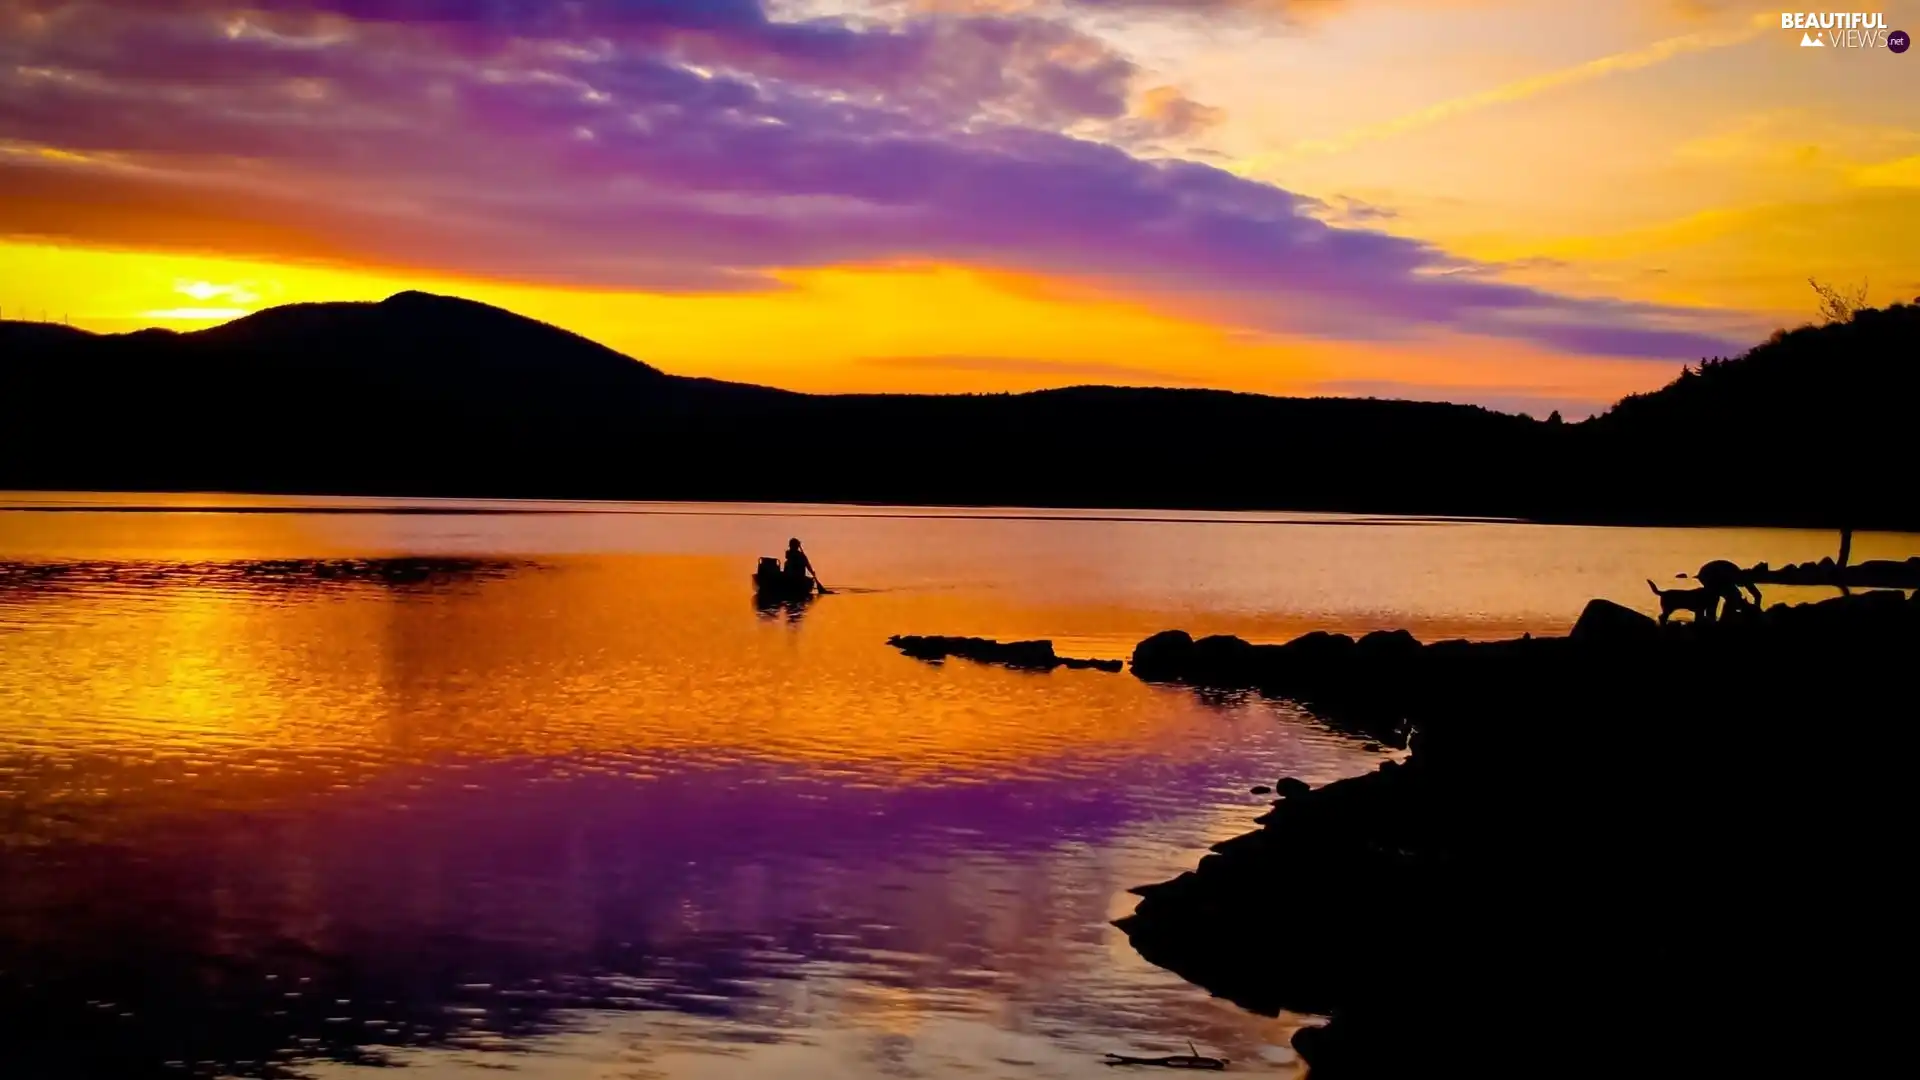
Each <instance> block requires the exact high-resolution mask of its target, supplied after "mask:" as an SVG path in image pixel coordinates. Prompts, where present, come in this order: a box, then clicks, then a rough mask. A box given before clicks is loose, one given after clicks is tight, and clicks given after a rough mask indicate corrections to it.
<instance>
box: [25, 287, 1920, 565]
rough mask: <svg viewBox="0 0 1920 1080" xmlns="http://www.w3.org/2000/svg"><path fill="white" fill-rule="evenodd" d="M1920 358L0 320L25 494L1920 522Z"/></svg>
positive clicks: (1908, 315) (1873, 334) (494, 319)
mask: <svg viewBox="0 0 1920 1080" xmlns="http://www.w3.org/2000/svg"><path fill="white" fill-rule="evenodd" d="M1916 344H1920V308H1909V307H1898V306H1897V307H1895V308H1892V309H1889V310H1887V311H1884V312H1869V313H1864V314H1862V315H1861V316H1860V317H1859V318H1857V319H1856V320H1855V321H1854V322H1853V323H1851V324H1848V325H1845V326H1834V327H1826V328H1822V329H1818V330H1802V331H1796V332H1794V333H1792V334H1787V335H1784V336H1781V337H1779V338H1777V339H1776V340H1775V341H1773V342H1770V343H1768V344H1767V345H1764V346H1761V347H1760V348H1758V349H1756V350H1754V351H1753V352H1752V353H1750V354H1749V355H1747V356H1746V357H1743V358H1740V359H1737V360H1728V361H1722V362H1711V363H1708V364H1706V365H1703V367H1702V368H1701V370H1700V371H1699V372H1698V373H1696V374H1689V375H1687V376H1685V377H1683V378H1681V379H1680V380H1679V381H1677V382H1676V383H1674V384H1673V385H1672V386H1669V387H1667V388H1666V389H1664V390H1661V391H1659V392H1657V393H1654V394H1649V395H1643V396H1639V397H1634V398H1629V399H1627V400H1626V401H1624V402H1622V403H1620V405H1619V406H1617V407H1616V408H1615V409H1614V410H1612V411H1611V412H1609V413H1608V414H1607V415H1605V416H1603V417H1600V418H1597V419H1595V420H1592V421H1588V422H1586V423H1580V424H1564V425H1563V424H1548V423H1542V422H1537V421H1534V420H1531V419H1529V418H1526V417H1521V416H1509V415H1505V414H1500V413H1495V412H1490V411H1488V410H1486V409H1482V408H1478V407H1475V406H1465V405H1450V404H1440V403H1425V402H1405V401H1378V400H1362V399H1345V398H1314V399H1300V398H1274V397H1263V396H1258V395H1252V394H1234V393H1226V392H1220V391H1207V390H1160V389H1123V388H1114V387H1080V388H1074V389H1067V390H1052V391H1043V392H1039V393H1031V394H1000V395H953V396H910V395H832V396H823V395H809V394H797V393H790V392H786V391H781V390H773V389H769V388H765V387H758V386H749V385H745V384H739V383H726V382H718V381H714V380H707V379H690V378H683V377H679V376H674V375H669V374H666V373H663V372H661V371H659V370H657V369H655V368H652V367H649V366H647V365H645V364H643V363H640V362H639V361H636V360H633V359H631V358H629V357H626V356H623V355H621V354H619V353H616V352H614V351H612V350H610V349H607V348H604V347H602V346H600V345H597V344H595V343H593V342H591V341H588V340H586V339H585V338H582V337H579V336H577V335H574V334H570V333H567V332H566V331H563V330H560V329H558V328H556V327H552V326H548V325H545V324H543V323H539V322H535V321H533V320H530V319H525V318H522V317H520V316H517V315H513V314H511V313H509V312H505V311H501V310H499V309H497V308H492V307H488V306H486V305H483V304H476V303H472V302H469V301H464V300H455V299H449V298H445V297H436V296H428V295H425V294H421V293H402V294H400V295H398V296H395V297H392V298H391V299H388V300H386V301H383V302H381V303H378V304H311V305H297V306H292V307H284V308H276V309H273V310H270V311H263V312H260V313H259V314H256V315H253V316H249V317H247V318H244V319H241V320H239V321H237V322H234V323H230V324H227V325H225V326H220V327H216V328H214V329H210V330H203V331H198V332H195V333H185V334H175V333H169V332H166V331H152V330H150V331H141V332H138V333H134V334H124V335H93V334H87V333H84V332H82V331H76V330H70V329H67V328H64V327H50V326H45V325H42V324H26V323H0V488H9V487H10V488H80V489H130V490H236V491H262V492H336V493H362V494H407V495H493V496H528V497H569V498H629V499H767V500H809V501H814V500H817V501H852V502H906V503H943V504H976V505H978V504H1006V505H1048V506H1137V507H1169V508H1199V507H1221V508H1227V507H1232V508H1290V509H1318V510H1354V511H1369V512H1403V513H1431V514H1472V515H1511V516H1523V517H1539V518H1546V519H1554V520H1579V521H1673V522H1709V521H1712V522H1755V523H1760V522H1769V523H1773V522H1799V523H1806V524H1817V525H1831V524H1836V523H1837V522H1838V519H1839V518H1842V517H1844V518H1846V519H1848V520H1852V521H1854V523H1855V524H1857V525H1859V526H1860V527H1868V526H1870V525H1905V526H1909V527H1913V526H1920V512H1916V508H1915V507H1914V506H1913V505H1912V504H1913V500H1912V497H1911V495H1909V494H1908V493H1907V492H1906V490H1905V485H1904V484H1902V483H1899V482H1897V478H1898V476H1899V475H1901V473H1902V472H1903V471H1904V468H1903V466H1904V465H1905V459H1900V458H1897V457H1889V456H1887V455H1888V453H1889V452H1891V451H1893V450H1894V447H1893V443H1894V442H1895V441H1896V440H1894V439H1892V438H1891V433H1890V432H1889V431H1886V430H1882V429H1880V428H1878V427H1877V426H1876V425H1878V424H1879V423H1880V422H1881V419H1880V418H1882V417H1891V416H1895V415H1898V414H1901V413H1904V412H1906V411H1908V410H1909V407H1910V405H1911V403H1912V401H1913V400H1914V399H1913V395H1912V393H1911V391H1912V389H1913V381H1914V374H1913V359H1912V358H1913V357H1914V355H1915V352H1916ZM1862 418H1867V419H1866V420H1865V421H1864V422H1863V421H1862ZM1809 433H1817V434H1812V435H1811V436H1810V434H1809ZM1842 434H1844V436H1845V439H1844V440H1842V439H1841V435H1842ZM1909 457H1910V452H1909ZM1850 476H1859V477H1874V478H1881V479H1882V480H1885V481H1886V482H1881V480H1875V481H1874V482H1873V483H1859V484H1855V483H1852V482H1851V481H1850V480H1849V481H1846V482H1845V483H1842V482H1841V480H1842V479H1844V478H1846V477H1850ZM1863 500H1864V501H1863Z"/></svg>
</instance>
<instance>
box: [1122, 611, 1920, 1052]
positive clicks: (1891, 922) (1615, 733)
mask: <svg viewBox="0 0 1920 1080" xmlns="http://www.w3.org/2000/svg"><path fill="white" fill-rule="evenodd" d="M1916 660H1920V600H1909V599H1907V598H1906V597H1905V596H1904V595H1903V594H1901V593H1898V592H1879V593H1868V594H1862V595H1856V596H1852V597H1848V598H1843V599H1836V600H1830V601H1826V602H1822V603H1818V604H1805V605H1799V606H1786V605H1779V606H1775V607H1773V608H1771V609H1769V610H1767V611H1766V612H1765V613H1758V612H1753V613H1747V614H1744V615H1743V616H1742V617H1738V618H1729V619H1726V620H1723V621H1722V622H1720V623H1719V624H1717V625H1708V626H1691V625H1687V626H1682V625H1678V624H1676V625H1673V626H1669V627H1664V628H1663V627H1660V626H1657V625H1656V624H1655V623H1654V622H1653V621H1652V620H1651V619H1648V618H1646V617H1645V616H1644V615H1640V614H1638V613H1635V612H1632V611H1630V610H1628V609H1625V608H1621V607H1618V606H1617V605H1613V604H1610V603H1607V602H1606V601H1594V602H1593V603H1592V604H1591V605H1589V607H1588V609H1587V611H1586V613H1585V614H1584V615H1583V616H1582V618H1581V619H1580V621H1579V623H1578V625H1577V626H1576V627H1575V628H1574V629H1573V632H1572V633H1571V634H1569V635H1568V636H1566V637H1556V638H1525V639H1520V640H1515V641H1504V642H1493V643H1473V644H1470V643H1466V642H1442V643H1438V644H1421V643H1420V642H1418V641H1415V640H1414V639H1413V638H1412V637H1411V636H1410V635H1406V634H1403V633H1396V634H1384V635H1381V634H1376V635H1370V636H1368V637H1366V638H1362V639H1360V640H1358V641H1355V640H1352V639H1349V638H1344V637H1341V636H1338V635H1324V634H1316V635H1309V636H1308V637H1306V638H1302V639H1300V640H1298V641H1295V642H1292V643H1289V644H1287V645H1280V646H1259V645H1250V644H1248V643H1246V642H1242V641H1238V640H1237V639H1225V638H1213V639H1203V640H1200V641H1194V640H1193V639H1191V638H1189V637H1187V636H1186V635H1184V634H1180V633H1168V634H1161V635H1158V636H1156V637H1154V638H1151V639H1149V640H1148V641H1145V642H1142V643H1141V645H1140V647H1139V648H1138V650H1136V652H1135V655H1134V658H1133V669H1134V671H1135V673H1136V674H1138V675H1139V676H1141V677H1142V678H1146V679H1151V680H1155V681H1165V682H1179V683H1186V684H1189V685H1192V686H1195V687H1200V688H1225V687H1237V688H1251V689H1255V690H1259V691H1262V692H1264V693H1268V694H1273V695H1276V696H1282V697H1288V698H1293V699H1295V700H1298V701H1300V702H1302V703H1303V704H1305V705H1306V706H1307V707H1308V708H1309V709H1311V710H1313V711H1314V712H1316V713H1318V714H1321V715H1323V716H1326V717H1327V718H1328V719H1329V720H1331V721H1332V722H1334V723H1337V724H1342V725H1345V726H1348V727H1353V728H1357V729H1361V730H1365V731H1368V732H1369V733H1371V734H1373V735H1375V737H1378V738H1381V739H1382V740H1387V739H1392V740H1395V741H1399V742H1404V743H1407V744H1410V746H1411V750H1412V753H1411V754H1410V755H1409V756H1408V757H1407V759H1406V760H1405V761H1404V762H1393V763H1388V764H1386V765H1383V766H1382V767H1381V768H1380V769H1379V770H1378V771H1376V772H1374V773H1371V774H1369V775H1366V776H1362V777H1356V778H1353V779H1350V780H1345V781H1341V782H1338V783H1335V784H1330V785H1327V786H1326V787H1323V788H1319V789H1311V790H1310V789H1307V788H1306V787H1305V785H1302V784H1300V783H1299V782H1297V781H1293V782H1283V783H1282V785H1281V788H1280V790H1281V791H1282V794H1283V797H1282V798H1281V799H1279V800H1278V801H1276V802H1275V803H1274V805H1273V808H1272V810H1271V811H1270V812H1269V813H1267V814H1266V815H1264V816H1262V817H1260V818H1258V819H1257V824H1258V825H1259V828H1257V829H1255V830H1254V831H1252V832H1249V833H1247V834H1245V835H1243V836H1239V837H1236V838H1234V839H1231V840H1228V841H1225V842H1223V843H1221V844H1219V845H1216V847H1215V849H1214V854H1211V855H1209V856H1207V857H1206V858H1205V859H1203V860H1201V862H1200V865H1199V866H1198V867H1197V868H1196V869H1195V870H1193V871H1191V872H1188V873H1185V874H1182V875H1180V876H1179V877H1178V878H1175V879H1173V880H1172V881H1168V882H1164V883H1161V884H1158V885H1152V886H1146V887H1142V888H1140V889H1137V890H1135V891H1136V892H1138V893H1139V894H1140V895H1141V897H1142V900H1141V902H1140V904H1139V907H1138V909H1137V911H1136V912H1135V913H1134V914H1133V915H1131V916H1128V917H1126V918H1124V919H1122V920H1120V921H1119V923H1118V925H1119V926H1120V927H1121V928H1122V929H1123V930H1124V931H1125V932H1126V933H1127V935H1128V937H1129V938H1130V939H1131V941H1132V943H1133V945H1134V947H1135V948H1137V949H1138V950H1139V951H1140V953H1141V954H1142V955H1143V956H1145V957H1146V958H1147V959H1148V960H1150V961H1152V962H1154V963H1156V964H1159V965H1161V966H1163V967H1166V968H1169V969H1171V970H1173V971H1174V972H1176V973H1178V974H1180V975H1182V976H1184V977H1186V978H1188V979H1190V980H1192V981H1193V982H1195V983H1197V984H1199V985H1201V986H1203V987H1205V988H1207V989H1208V990H1210V991H1212V992H1213V993H1215V994H1218V995H1220V996H1223V997H1226V998H1229V999H1231V1000H1233V1001H1234V1002H1236V1003H1238V1004H1240V1005H1242V1006H1244V1007H1246V1008H1250V1009H1254V1010H1256V1011H1260V1012H1266V1013H1272V1012H1276V1011H1278V1010H1282V1009H1285V1010H1291V1011H1295V1012H1304V1013H1315V1014H1320V1015H1325V1016H1328V1017H1331V1021H1330V1023H1329V1024H1327V1025H1326V1026H1325V1027H1321V1028H1313V1029H1308V1030H1306V1031H1303V1032H1302V1033H1301V1034H1300V1035H1299V1036H1298V1037H1297V1038H1296V1040H1295V1042H1296V1047H1297V1049H1299V1051H1300V1052H1301V1053H1302V1055H1303V1056H1304V1057H1305V1058H1306V1059H1307V1060H1308V1061H1309V1063H1310V1064H1311V1065H1312V1068H1313V1075H1314V1076H1315V1077H1316V1078H1317V1080H1325V1078H1329V1077H1332V1078H1338V1077H1344V1076H1415V1075H1420V1076H1434V1075H1446V1074H1450V1073H1452V1072H1462V1073H1466V1074H1471V1075H1503V1076H1504V1075H1528V1076H1559V1075H1569V1074H1585V1073H1590V1072H1602V1071H1613V1070H1616V1069H1627V1071H1631V1072H1634V1073H1636V1074H1640V1073H1648V1072H1651V1073H1655V1074H1658V1075H1667V1074H1689V1075H1727V1074H1729V1073H1732V1072H1737V1071H1740V1070H1742V1069H1745V1068H1756V1069H1758V1068H1765V1069H1768V1070H1778V1069H1780V1068H1782V1067H1788V1066H1792V1067H1795V1068H1796V1069H1797V1070H1798V1071H1814V1072H1816V1073H1830V1074H1833V1075H1842V1074H1847V1073H1849V1072H1850V1071H1855V1070H1856V1069H1864V1068H1866V1062H1868V1061H1870V1060H1872V1059H1873V1058H1874V1057H1875V1056H1876V1055H1877V1053H1878V1052H1879V1051H1881V1050H1884V1049H1888V1048H1889V1046H1890V1044H1891V1042H1892V1041H1893V1038H1892V1037H1893V1036H1895V1035H1896V1034H1897V1033H1899V1032H1901V1031H1904V1029H1905V1028H1904V1021H1902V1020H1900V1019H1899V1017H1898V1014H1897V1013H1895V1012H1894V1009H1895V1008H1896V1005H1895V1002H1897V1001H1903V1000H1904V998H1903V997H1902V996H1899V995H1896V994H1895V993H1894V992H1893V991H1892V990H1891V989H1889V988H1890V987H1891V986H1892V985H1894V983H1895V981H1896V980H1897V979H1898V978H1899V977H1900V975H1901V974H1902V973H1903V972H1904V969H1905V952H1906V949H1907V947H1908V943H1909V942H1910V940H1911V931H1910V929H1909V928H1908V927H1909V923H1910V919H1909V917H1908V914H1907V908H1908V906H1909V905H1907V903H1906V901H1905V900H1904V895H1905V893H1904V888H1905V886H1898V887H1896V886H1897V883H1898V882H1902V881H1904V880H1905V871H1904V870H1903V869H1902V867H1903V866H1904V864H1905V862H1906V861H1907V858H1908V853H1910V852H1911V850H1912V840H1911V835H1910V832H1909V828H1910V825H1909V823H1910V821H1911V819H1912V814H1911V811H1910V809H1909V808H1908V803H1909V797H1908V794H1907V792H1908V791H1909V790H1910V781H1909V780H1908V779H1907V777H1906V775H1905V772H1904V770H1905V761H1904V754H1905V752H1906V751H1907V750H1909V749H1910V747H1911V744H1912V736H1911V734H1910V732H1911V730H1912V725H1913V721H1914V685H1913V673H1914V671H1915V670H1916V664H1915V661H1916ZM1815 1017H1817V1018H1818V1019H1817V1020H1816V1019H1814V1018H1815ZM1626 1063H1631V1066H1630V1067H1629V1066H1628V1065H1627V1064H1626Z"/></svg>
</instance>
